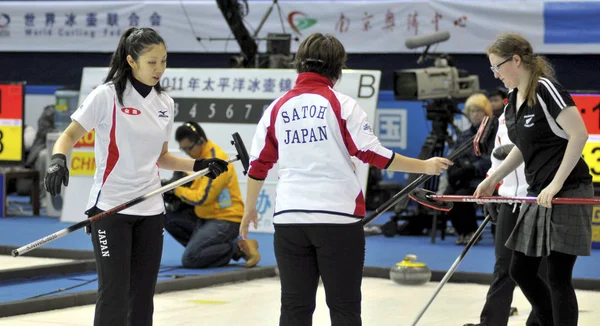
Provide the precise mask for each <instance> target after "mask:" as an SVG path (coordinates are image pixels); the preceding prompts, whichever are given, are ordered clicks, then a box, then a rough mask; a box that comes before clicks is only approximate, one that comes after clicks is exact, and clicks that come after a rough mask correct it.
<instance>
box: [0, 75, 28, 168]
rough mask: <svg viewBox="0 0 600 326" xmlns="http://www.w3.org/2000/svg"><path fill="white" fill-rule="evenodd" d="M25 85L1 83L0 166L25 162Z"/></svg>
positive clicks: (20, 83)
mask: <svg viewBox="0 0 600 326" xmlns="http://www.w3.org/2000/svg"><path fill="white" fill-rule="evenodd" d="M24 102H25V83H22V82H15V83H0V165H12V164H20V163H21V162H22V161H23V127H24V123H23V121H24Z"/></svg>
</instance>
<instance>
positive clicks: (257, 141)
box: [248, 73, 394, 224]
mask: <svg viewBox="0 0 600 326" xmlns="http://www.w3.org/2000/svg"><path fill="white" fill-rule="evenodd" d="M353 156H354V157H356V158H358V159H360V160H361V161H362V162H364V163H368V164H371V165H374V166H376V167H378V168H381V169H385V168H387V166H388V165H389V164H390V162H391V160H392V158H393V156H394V153H393V152H392V151H391V150H389V149H387V148H385V147H383V146H382V145H381V143H380V142H379V140H378V138H377V137H376V136H375V135H374V134H373V129H372V128H371V126H370V125H369V123H368V120H367V114H366V113H365V112H364V110H363V109H362V108H361V107H360V106H359V105H358V103H357V102H356V100H354V99H352V98H350V97H349V96H346V95H344V94H341V93H339V92H337V91H335V90H333V84H332V83H331V81H329V80H328V79H327V78H325V77H323V76H321V75H319V74H315V73H301V74H300V75H299V76H298V79H297V80H296V86H295V87H294V88H293V89H292V90H290V91H288V92H287V93H286V94H284V95H283V96H282V97H280V98H278V99H276V100H275V101H274V102H273V103H272V104H271V105H270V106H269V107H268V108H267V109H266V110H265V112H264V114H263V117H262V118H261V120H260V122H259V123H258V127H257V130H256V133H255V136H254V139H253V141H252V148H251V150H250V169H249V171H248V176H249V177H250V178H253V179H257V180H264V179H265V178H266V177H267V174H268V172H269V170H270V169H271V168H272V167H273V165H274V164H275V163H278V164H279V165H278V166H279V181H278V182H277V196H276V201H275V213H274V215H275V216H274V223H275V224H297V223H304V224H306V223H337V224H344V223H354V222H357V221H358V220H359V219H360V218H362V217H363V216H364V215H365V199H364V194H363V193H362V188H361V183H360V180H359V179H358V177H357V175H356V171H355V170H356V169H355V166H354V164H353V162H352V160H351V157H353Z"/></svg>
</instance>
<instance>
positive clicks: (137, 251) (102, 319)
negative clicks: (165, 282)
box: [90, 209, 164, 326]
mask: <svg viewBox="0 0 600 326" xmlns="http://www.w3.org/2000/svg"><path fill="white" fill-rule="evenodd" d="M100 212H102V211H100V210H98V209H95V210H93V211H92V212H91V213H90V216H91V215H94V214H98V213H100ZM163 225H164V215H163V214H160V215H155V216H134V215H124V214H115V215H112V216H107V217H105V218H102V219H100V220H98V221H96V222H94V223H92V227H91V235H92V243H93V245H94V256H95V258H96V269H97V271H98V297H97V300H96V313H95V316H94V326H126V325H128V326H149V325H152V315H153V312H154V303H153V297H154V289H155V287H156V279H157V276H158V270H159V267H160V260H161V257H162V249H163V235H164V230H163Z"/></svg>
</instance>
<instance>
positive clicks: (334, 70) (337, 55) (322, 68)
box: [293, 33, 347, 81]
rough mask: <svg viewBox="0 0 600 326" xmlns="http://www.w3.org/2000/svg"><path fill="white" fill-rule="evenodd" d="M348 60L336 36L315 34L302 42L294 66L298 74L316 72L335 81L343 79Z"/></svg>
mask: <svg viewBox="0 0 600 326" xmlns="http://www.w3.org/2000/svg"><path fill="white" fill-rule="evenodd" d="M346 59H347V55H346V50H345V49H344V46H343V45H342V43H341V42H340V41H339V40H338V39H337V38H335V36H333V35H329V34H325V35H323V34H321V33H314V34H311V35H310V36H308V37H307V38H306V39H305V40H304V41H302V44H300V47H299V48H298V51H297V52H296V57H295V58H294V62H293V64H294V67H295V68H296V71H297V72H298V73H302V72H314V73H317V74H319V75H321V76H325V77H327V78H328V79H329V80H331V81H334V80H339V79H340V78H341V77H342V68H344V67H345V66H346Z"/></svg>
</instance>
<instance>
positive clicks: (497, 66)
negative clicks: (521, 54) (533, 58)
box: [490, 56, 513, 74]
mask: <svg viewBox="0 0 600 326" xmlns="http://www.w3.org/2000/svg"><path fill="white" fill-rule="evenodd" d="M512 59H513V57H512V56H511V57H510V58H508V59H506V60H504V61H502V62H500V63H499V64H497V65H495V66H491V67H490V69H492V72H495V73H497V74H499V73H500V66H502V65H503V64H505V63H507V62H509V61H511V60H512Z"/></svg>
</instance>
